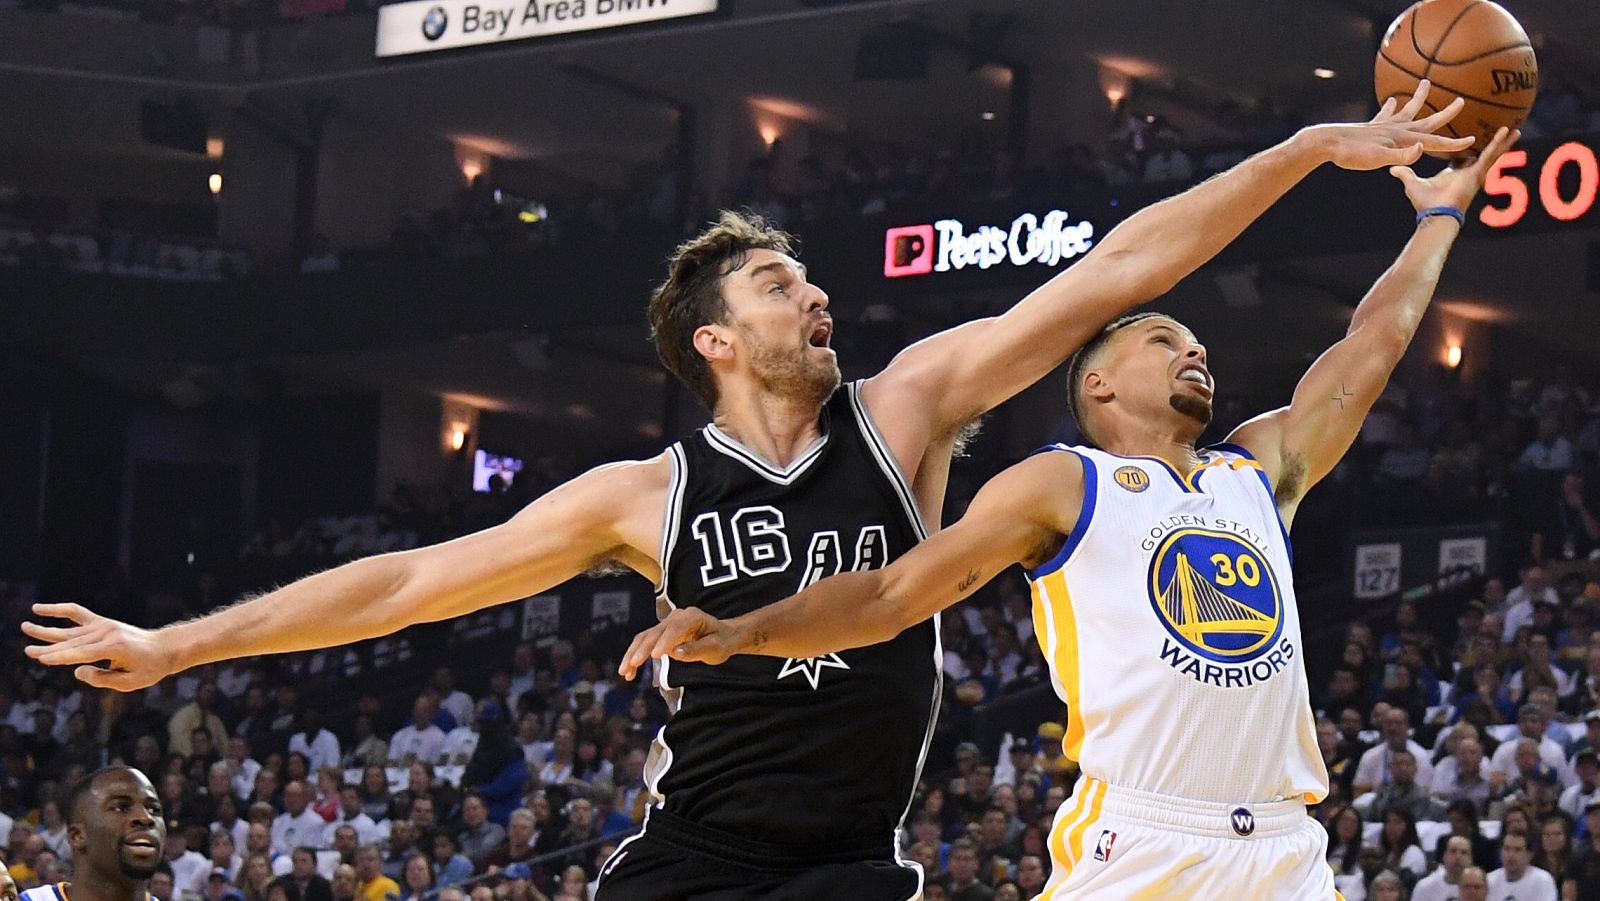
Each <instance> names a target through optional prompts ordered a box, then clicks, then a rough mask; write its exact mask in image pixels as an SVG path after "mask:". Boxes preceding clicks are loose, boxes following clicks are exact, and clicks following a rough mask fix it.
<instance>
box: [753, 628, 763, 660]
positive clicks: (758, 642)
mask: <svg viewBox="0 0 1600 901" xmlns="http://www.w3.org/2000/svg"><path fill="white" fill-rule="evenodd" d="M766 646H767V630H765V629H757V630H756V632H755V635H754V636H752V637H751V640H750V650H752V651H754V652H756V653H757V654H759V653H761V651H762V649H764V648H765V647H766Z"/></svg>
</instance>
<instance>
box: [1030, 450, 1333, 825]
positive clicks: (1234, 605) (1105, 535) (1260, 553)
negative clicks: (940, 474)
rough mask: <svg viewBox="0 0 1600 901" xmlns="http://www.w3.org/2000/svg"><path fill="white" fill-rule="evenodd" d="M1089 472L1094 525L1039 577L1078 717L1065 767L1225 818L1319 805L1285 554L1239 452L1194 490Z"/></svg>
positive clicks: (1042, 624)
mask: <svg viewBox="0 0 1600 901" xmlns="http://www.w3.org/2000/svg"><path fill="white" fill-rule="evenodd" d="M1044 452H1045V453H1073V454H1077V455H1078V456H1079V457H1080V458H1081V459H1082V460H1083V470H1084V495H1083V510H1082V513H1081V514H1080V515H1079V517H1078V522H1077V525H1076V526H1075V527H1074V528H1073V530H1072V534H1070V535H1069V536H1067V540H1066V544H1065V545H1064V546H1063V547H1062V548H1061V552H1060V553H1059V554H1057V555H1056V557H1055V558H1054V559H1052V560H1050V561H1048V562H1047V563H1045V564H1044V565H1042V566H1040V567H1039V568H1037V569H1035V570H1033V571H1032V572H1031V573H1029V578H1030V580H1031V581H1032V583H1033V618H1034V632H1035V634H1036V635H1037V636H1039V640H1040V641H1041V642H1042V644H1043V650H1044V654H1045V659H1046V660H1048V661H1049V664H1050V674H1051V677H1052V680H1053V681H1054V683H1055V688H1056V693H1057V694H1058V695H1059V696H1060V697H1061V700H1063V701H1064V702H1066V705H1067V729H1066V737H1065V739H1064V740H1063V749H1064V751H1065V753H1066V755H1067V757H1069V758H1071V759H1073V760H1076V761H1078V764H1079V766H1080V767H1081V768H1082V770H1083V772H1084V774H1085V775H1088V776H1091V777H1093V778H1095V779H1099V780H1102V781H1104V782H1107V783H1109V784H1111V785H1113V786H1122V787H1124V788H1132V789H1138V790H1141V791H1146V792H1153V793H1156V794H1162V795H1169V796H1173V797H1179V798H1187V799H1191V800H1197V801H1213V802H1251V801H1270V800H1278V799H1286V798H1297V797H1298V798H1304V799H1305V801H1306V802H1307V803H1316V802H1318V801H1320V800H1322V797H1323V796H1324V795H1326V794H1327V790H1328V772H1327V768H1326V767H1324V766H1323V763H1322V757H1321V755H1320V754H1319V753H1318V752H1317V736H1316V723H1315V721H1314V719H1313V717H1312V712H1311V702H1310V694H1309V691H1308V688H1307V684H1306V669H1305V660H1304V645H1303V644H1302V643H1301V640H1300V615H1299V611H1298V610H1297V609H1296V606H1295V599H1294V584H1293V579H1292V574H1291V564H1292V556H1291V550H1290V547H1289V536H1288V534H1287V533H1286V532H1285V530H1284V528H1283V521H1282V520H1281V519H1280V518H1279V516H1278V510H1277V505H1276V504H1275V503H1274V501H1273V498H1272V489H1271V487H1270V485H1269V484H1268V481H1267V477H1266V474H1265V473H1264V472H1263V471H1262V469H1261V466H1260V465H1259V464H1257V463H1256V461H1255V459H1254V458H1253V457H1251V456H1250V454H1249V452H1248V451H1246V450H1245V449H1244V448H1241V447H1238V446H1236V445H1216V446H1214V447H1211V448H1207V449H1205V450H1203V451H1201V452H1200V461H1201V465H1200V467H1199V468H1198V469H1196V470H1195V471H1194V472H1192V473H1190V475H1189V477H1188V478H1184V477H1183V476H1182V475H1180V474H1179V473H1178V471H1177V470H1175V469H1173V468H1172V467H1171V466H1169V465H1167V464H1166V463H1165V462H1164V461H1161V460H1158V459H1156V458H1153V457H1120V456H1117V455H1115V454H1109V453H1106V452H1105V451H1101V450H1097V449H1093V448H1084V447H1071V448H1069V447H1066V446H1065V445H1053V446H1051V447H1050V448H1048V449H1046V451H1044Z"/></svg>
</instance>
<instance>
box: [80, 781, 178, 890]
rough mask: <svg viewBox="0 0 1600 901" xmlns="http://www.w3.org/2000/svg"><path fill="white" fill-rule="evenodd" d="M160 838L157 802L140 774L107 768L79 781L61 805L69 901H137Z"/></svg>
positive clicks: (162, 825) (162, 824)
mask: <svg viewBox="0 0 1600 901" xmlns="http://www.w3.org/2000/svg"><path fill="white" fill-rule="evenodd" d="M166 837H167V824H166V821H165V820H163V819H162V816H161V799H160V798H159V797H157V795H156V790H155V786H153V785H151V784H150V780H149V779H147V778H145V775H144V774H143V773H141V772H139V771H138V770H136V769H133V768H132V767H125V766H111V767H106V768H105V769H101V770H96V771H95V772H93V773H90V774H89V775H88V776H85V777H84V779H83V781H82V782H80V783H78V784H77V785H76V786H75V787H74V788H73V790H72V793H71V795H70V796H69V798H68V802H67V841H68V843H69V844H70V845H71V846H72V857H73V860H74V862H75V864H76V865H75V866H74V868H73V878H72V882H71V884H70V885H69V886H68V888H69V890H70V898H69V901H143V899H144V898H145V893H146V887H147V885H148V884H149V881H150V877H151V875H153V874H154V873H155V871H156V868H157V867H159V866H160V865H161V858H162V851H163V848H164V845H165V843H166Z"/></svg>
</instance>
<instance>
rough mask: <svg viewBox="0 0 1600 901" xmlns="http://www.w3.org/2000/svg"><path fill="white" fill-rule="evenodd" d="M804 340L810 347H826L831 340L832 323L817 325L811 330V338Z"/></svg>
mask: <svg viewBox="0 0 1600 901" xmlns="http://www.w3.org/2000/svg"><path fill="white" fill-rule="evenodd" d="M806 340H807V342H808V343H809V344H810V345H811V346H812V347H824V348H825V347H827V346H828V343H829V342H830V341H832V340H833V323H832V322H828V321H823V322H819V323H817V327H816V328H814V329H812V330H811V336H810V337H809V338H807V339H806Z"/></svg>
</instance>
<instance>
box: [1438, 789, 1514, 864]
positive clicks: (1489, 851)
mask: <svg viewBox="0 0 1600 901" xmlns="http://www.w3.org/2000/svg"><path fill="white" fill-rule="evenodd" d="M1480 816H1481V814H1480V813H1479V812H1478V811H1476V810H1474V809H1473V807H1472V805H1471V804H1470V803H1469V802H1467V801H1456V802H1455V803H1453V804H1451V805H1450V806H1449V807H1448V808H1446V809H1445V812H1444V819H1445V822H1446V823H1448V824H1449V825H1450V831H1449V832H1447V833H1445V834H1444V835H1441V836H1439V837H1438V838H1437V839H1435V840H1434V844H1433V855H1432V857H1433V859H1434V860H1436V861H1437V860H1439V859H1441V858H1443V856H1444V850H1445V844H1446V843H1447V842H1448V841H1449V839H1450V837H1451V836H1453V835H1459V836H1461V837H1462V838H1464V839H1466V840H1467V843H1468V845H1469V846H1470V847H1471V848H1472V862H1473V863H1475V864H1477V865H1478V866H1488V867H1489V868H1491V869H1492V868H1493V867H1494V866H1495V864H1496V863H1497V862H1498V861H1497V859H1496V858H1497V855H1498V854H1499V851H1498V850H1497V849H1496V848H1495V844H1494V842H1492V841H1490V840H1489V837H1488V836H1486V835H1484V834H1483V829H1482V826H1481V825H1480V823H1479V817H1480Z"/></svg>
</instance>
